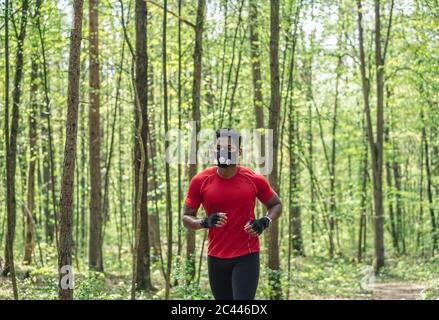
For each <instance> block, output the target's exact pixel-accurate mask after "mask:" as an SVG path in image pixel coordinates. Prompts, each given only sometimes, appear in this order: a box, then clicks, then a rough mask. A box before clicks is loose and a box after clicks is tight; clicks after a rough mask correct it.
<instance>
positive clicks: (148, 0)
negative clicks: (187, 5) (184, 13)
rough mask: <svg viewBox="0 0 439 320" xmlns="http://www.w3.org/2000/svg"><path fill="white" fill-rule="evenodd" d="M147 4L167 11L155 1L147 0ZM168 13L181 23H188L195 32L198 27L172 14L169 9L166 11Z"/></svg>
mask: <svg viewBox="0 0 439 320" xmlns="http://www.w3.org/2000/svg"><path fill="white" fill-rule="evenodd" d="M145 2H146V3H151V4H153V5H155V6H156V7H159V8H160V9H162V10H165V8H164V7H163V6H162V5H161V4H159V3H157V2H155V1H152V0H145ZM166 11H167V12H168V13H169V14H170V15H172V16H174V17H176V18H177V19H178V20H180V21H181V22H184V23H186V24H187V25H188V26H190V27H192V28H194V30H195V28H196V26H195V24H193V23H192V22H190V21H188V20H186V19H184V18H182V17H180V16H179V15H178V14H176V13H174V12H172V11H171V10H169V9H166Z"/></svg>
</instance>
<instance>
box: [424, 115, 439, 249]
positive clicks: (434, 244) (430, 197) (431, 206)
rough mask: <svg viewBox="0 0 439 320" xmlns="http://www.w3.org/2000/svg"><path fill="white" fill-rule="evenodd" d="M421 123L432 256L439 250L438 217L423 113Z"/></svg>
mask: <svg viewBox="0 0 439 320" xmlns="http://www.w3.org/2000/svg"><path fill="white" fill-rule="evenodd" d="M421 121H422V138H423V139H422V140H423V141H424V155H425V174H426V178H427V199H428V207H429V212H430V220H431V244H432V249H431V253H432V255H434V254H435V252H436V251H437V249H438V236H437V232H438V231H437V226H436V217H435V213H434V204H433V189H432V185H433V182H432V174H431V166H430V146H429V143H428V138H427V130H426V128H425V120H424V113H423V112H422V111H421Z"/></svg>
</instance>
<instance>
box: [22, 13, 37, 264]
mask: <svg viewBox="0 0 439 320" xmlns="http://www.w3.org/2000/svg"><path fill="white" fill-rule="evenodd" d="M37 10H39V8H38V9H37ZM37 95H38V62H37V61H36V58H35V56H32V61H31V88H30V98H29V100H30V101H31V102H30V112H29V149H30V152H29V156H30V159H29V169H28V177H27V210H26V237H25V246H24V261H25V262H26V263H27V264H31V263H32V253H33V250H34V238H35V236H34V216H35V165H36V161H37V110H38V102H37V101H36V99H37Z"/></svg>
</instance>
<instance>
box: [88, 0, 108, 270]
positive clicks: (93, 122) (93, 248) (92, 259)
mask: <svg viewBox="0 0 439 320" xmlns="http://www.w3.org/2000/svg"><path fill="white" fill-rule="evenodd" d="M98 7H99V1H98V0H90V1H89V33H90V45H89V54H90V66H89V83H90V93H89V95H90V107H89V111H88V125H89V154H90V239H89V249H88V250H89V251H88V254H89V261H88V263H89V267H90V269H92V270H96V271H99V272H103V271H104V265H103V257H102V221H103V219H102V210H101V166H100V160H101V157H100V152H101V136H100V135H101V129H100V114H99V109H100V94H99V91H100V77H99V14H98Z"/></svg>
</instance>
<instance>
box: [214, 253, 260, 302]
mask: <svg viewBox="0 0 439 320" xmlns="http://www.w3.org/2000/svg"><path fill="white" fill-rule="evenodd" d="M207 264H208V269H209V282H210V287H211V288H212V293H213V296H214V297H215V299H216V300H253V299H254V298H255V294H256V289H257V287H258V281H259V252H255V253H249V254H246V255H243V256H239V257H236V258H230V259H221V258H216V257H211V256H208V257H207Z"/></svg>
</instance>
